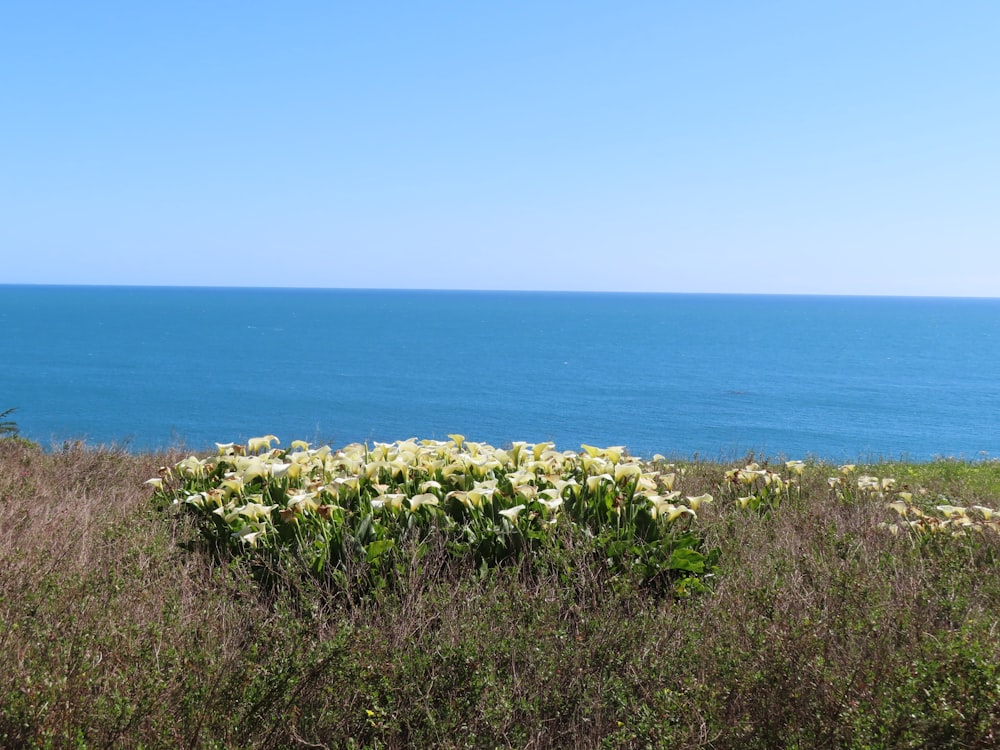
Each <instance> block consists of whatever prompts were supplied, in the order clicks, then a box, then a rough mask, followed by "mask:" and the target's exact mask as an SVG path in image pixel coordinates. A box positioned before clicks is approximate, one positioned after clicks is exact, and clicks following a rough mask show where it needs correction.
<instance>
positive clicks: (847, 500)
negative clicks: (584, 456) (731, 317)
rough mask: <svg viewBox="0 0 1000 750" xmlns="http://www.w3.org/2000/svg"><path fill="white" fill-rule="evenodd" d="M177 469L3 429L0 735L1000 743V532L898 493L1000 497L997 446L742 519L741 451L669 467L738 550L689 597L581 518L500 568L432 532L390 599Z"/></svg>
mask: <svg viewBox="0 0 1000 750" xmlns="http://www.w3.org/2000/svg"><path fill="white" fill-rule="evenodd" d="M182 458H184V456H181V455H130V454H127V453H124V452H120V451H109V450H101V449H87V448H83V447H80V446H68V447H67V448H66V449H65V450H62V451H58V452H53V453H46V452H43V451H41V450H39V449H38V448H37V446H34V445H32V444H30V443H28V442H26V441H23V440H16V439H7V440H0V746H4V747H15V748H16V747H52V748H63V747H108V746H119V747H179V746H183V747H209V748H211V747H220V748H221V747H257V748H286V747H330V748H334V747H343V748H348V747H354V748H405V747H445V748H480V747H481V748H494V747H519V748H528V747H530V748H574V747H577V748H619V747H622V748H632V747H634V748H647V747H649V748H675V747H704V748H816V747H837V748H839V747H846V748H882V747H884V748H920V747H941V748H949V747H951V748H970V747H971V748H977V747H978V748H988V747H996V746H997V745H998V744H1000V639H998V638H997V628H998V620H1000V580H998V579H1000V576H997V575H996V569H997V562H998V553H1000V544H998V542H1000V535H998V534H996V533H995V532H994V531H993V530H992V529H989V528H987V529H985V530H982V531H971V532H969V533H966V534H964V535H961V536H954V535H952V534H951V533H950V530H951V526H945V527H943V528H944V529H945V530H946V531H948V532H949V533H928V534H919V533H908V532H905V531H904V532H901V533H896V534H892V533H889V531H888V529H887V528H886V527H885V524H892V523H895V522H896V521H897V519H898V518H899V516H898V514H897V513H895V512H894V511H893V510H891V509H889V508H887V507H886V506H887V503H888V502H890V501H893V500H894V499H898V498H899V497H900V495H899V493H900V492H910V493H912V494H913V497H914V501H915V502H919V503H921V504H922V505H921V507H925V508H927V509H932V508H933V507H934V506H935V505H936V504H941V503H942V501H941V500H940V499H939V498H941V497H944V498H947V500H948V503H947V504H948V505H956V506H973V505H981V506H987V507H991V508H996V507H997V506H998V505H1000V467H998V466H997V465H996V464H994V463H988V462H986V463H962V462H956V461H940V462H933V463H926V464H908V463H899V462H889V463H885V464H878V465H873V466H859V467H857V469H856V471H855V473H854V474H853V475H852V478H853V479H856V477H858V476H863V475H870V476H875V477H878V478H879V479H882V478H886V477H891V478H893V479H895V480H896V484H895V487H894V488H892V489H890V490H887V491H886V492H885V493H881V496H880V493H879V492H874V491H859V490H857V487H856V481H855V482H854V483H853V484H847V485H844V488H841V490H839V491H838V490H837V489H836V488H831V487H830V486H829V485H828V481H827V480H828V478H829V477H831V476H835V475H838V474H839V472H838V468H837V467H835V466H827V465H823V464H820V463H809V464H808V465H807V466H806V467H805V470H804V473H803V475H802V477H801V479H800V480H798V481H799V484H798V485H796V487H795V490H796V491H795V492H792V493H790V494H788V495H787V496H784V497H782V498H781V502H780V503H774V502H770V501H768V502H761V503H757V504H751V503H747V504H746V507H743V508H740V507H739V500H738V498H740V497H746V494H745V492H744V488H743V487H742V486H739V485H737V484H735V483H733V482H732V481H731V480H727V479H726V472H727V471H731V470H734V469H739V468H741V467H742V466H743V463H742V462H741V463H734V464H719V463H713V462H704V461H701V462H691V463H683V462H678V463H677V466H676V469H675V470H676V472H677V473H678V477H677V482H678V486H679V487H681V488H682V490H683V493H684V495H685V496H697V495H700V494H702V493H711V494H713V496H714V497H715V499H716V500H715V502H714V503H712V504H711V505H707V506H704V507H702V508H699V511H698V517H697V524H696V528H697V531H698V534H699V536H700V538H701V539H702V540H703V543H704V545H705V548H706V549H718V550H719V556H718V560H717V568H716V569H715V571H714V575H713V576H712V577H711V578H710V579H709V581H708V583H709V585H708V586H707V587H706V590H705V591H704V592H703V593H700V594H699V593H695V594H693V595H689V596H678V595H677V592H675V591H672V590H663V589H658V588H657V587H651V586H649V585H647V584H646V583H644V581H643V579H642V578H641V577H634V576H623V575H621V571H620V569H616V568H615V566H613V565H611V566H609V565H608V563H607V559H606V557H604V558H603V559H602V556H601V555H600V554H595V550H597V549H598V548H597V547H595V544H594V543H593V540H592V539H591V538H590V537H588V536H587V535H586V534H579V533H575V532H574V531H573V530H572V529H571V528H570V527H568V526H566V527H560V530H559V531H558V532H556V533H557V534H559V535H561V536H559V537H558V540H559V544H553V545H550V546H547V547H545V548H544V550H542V551H541V552H538V553H537V554H534V555H521V556H518V557H516V558H513V559H511V560H509V561H507V562H506V563H505V564H503V565H500V566H497V567H491V568H488V569H486V570H485V571H483V570H482V569H481V568H479V567H478V566H476V565H473V564H469V560H468V559H467V558H466V557H465V556H463V555H461V554H456V553H455V549H454V546H453V545H449V543H448V539H447V538H446V537H443V536H433V535H430V536H423V537H421V542H420V543H421V544H423V547H422V548H421V549H420V552H419V555H417V554H410V555H401V556H400V558H399V559H398V561H397V562H400V563H403V562H405V563H406V564H405V565H401V567H399V569H398V577H397V578H396V579H395V582H394V584H393V585H392V586H388V587H384V588H381V589H378V588H376V589H372V587H370V586H368V587H366V588H364V589H363V590H361V589H352V588H351V587H350V586H348V587H347V588H346V589H345V588H343V587H342V586H341V587H338V586H331V585H330V581H329V580H326V579H323V578H322V577H316V576H311V575H289V572H290V571H293V570H294V568H289V567H288V566H286V565H284V564H281V565H279V564H275V565H274V566H273V569H272V570H271V573H272V574H273V575H271V576H270V577H264V578H262V576H261V571H260V565H259V560H255V559H254V558H253V557H252V556H249V557H245V556H243V555H241V554H239V551H240V548H239V547H236V548H225V549H220V548H218V547H214V548H213V546H212V545H211V544H209V543H208V541H207V540H206V538H205V536H204V534H203V533H202V532H203V529H202V528H201V527H200V526H199V519H198V518H197V517H196V516H194V515H192V514H190V513H186V512H183V510H182V508H181V507H180V506H176V505H170V504H164V503H163V502H162V500H161V501H157V500H156V499H154V497H153V492H152V491H151V489H150V488H149V487H148V486H146V485H145V484H144V482H145V480H146V479H148V478H149V477H152V476H155V475H156V474H157V471H158V469H159V468H160V467H161V466H169V465H173V464H174V463H176V462H177V461H179V460H180V459H182ZM758 460H759V459H758ZM761 463H762V464H763V463H764V462H761ZM765 468H767V469H770V470H773V471H774V472H776V473H779V474H782V475H783V476H786V477H787V476H788V471H787V469H786V468H785V467H784V466H783V464H775V465H771V466H765ZM853 479H852V481H853ZM848 489H849V491H847V490H848ZM751 506H753V507H751ZM928 512H931V511H930V510H928ZM400 549H401V550H402V551H407V552H409V553H413V552H414V551H415V550H416V547H415V546H409V547H407V546H406V545H405V544H402V545H401V547H400ZM538 555H542V556H543V557H544V558H545V559H544V560H543V561H542V562H541V563H540V562H539V560H538V559H537V558H538ZM265 579H266V583H262V581H265Z"/></svg>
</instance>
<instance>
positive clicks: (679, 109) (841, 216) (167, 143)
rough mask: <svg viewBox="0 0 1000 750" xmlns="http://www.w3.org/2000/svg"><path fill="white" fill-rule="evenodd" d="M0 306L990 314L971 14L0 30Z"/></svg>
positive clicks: (983, 116) (849, 12) (116, 19)
mask: <svg viewBox="0 0 1000 750" xmlns="http://www.w3.org/2000/svg"><path fill="white" fill-rule="evenodd" d="M2 17H3V23H2V26H0V69H2V70H3V71H4V87H3V89H4V93H3V96H2V97H0V136H2V137H0V158H2V164H3V167H2V169H0V202H2V205H3V206H4V208H3V220H2V221H0V252H2V254H3V258H4V261H3V265H2V268H3V271H2V273H0V283H10V284H122V285H190V286H280V287H333V288H341V287H361V288H425V289H522V290H536V289H537V290H588V291H592V290H596V291H649V292H721V293H784V294H878V295H933V296H989V297H993V296H1000V252H998V251H1000V221H998V211H997V203H998V201H997V199H998V196H1000V148H998V145H997V144H998V141H997V133H998V132H1000V96H998V92H1000V51H998V50H1000V48H998V47H997V45H996V40H997V39H998V38H1000V5H998V4H995V3H990V2H959V3H952V4H943V3H930V2H905V3H904V2H884V3H861V2H837V3H833V2H817V3H793V2H759V3H695V2H679V1H678V2H634V3H627V4H626V3H620V4H611V3H598V2H573V3H569V2H550V3H544V2H543V3H524V2H514V3H504V4H485V3H454V2H453V3H446V2H429V3H398V2H391V3H383V4H374V3H364V4H360V3H359V4H347V3H325V2H324V3H320V2H298V3H288V4H280V5H279V4H277V3H273V4H267V3H235V2H219V3H200V2H199V3H195V2H174V3H162V4H156V5H154V4H139V3H135V4H132V3H124V2H122V3H111V2H93V3H86V4H84V3H79V4H78V3H68V2H38V3H24V4H20V5H19V7H10V6H8V7H6V8H5V9H4V11H3V14H2Z"/></svg>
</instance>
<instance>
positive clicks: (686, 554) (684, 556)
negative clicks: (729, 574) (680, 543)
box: [667, 549, 705, 573]
mask: <svg viewBox="0 0 1000 750" xmlns="http://www.w3.org/2000/svg"><path fill="white" fill-rule="evenodd" d="M667 568H668V569H669V570H686V571H687V572H689V573H703V572H704V571H705V556H704V555H702V554H701V553H700V552H695V551H694V550H693V549H675V550H674V551H673V554H671V555H670V562H669V563H667Z"/></svg>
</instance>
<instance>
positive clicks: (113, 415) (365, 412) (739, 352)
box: [0, 285, 1000, 460]
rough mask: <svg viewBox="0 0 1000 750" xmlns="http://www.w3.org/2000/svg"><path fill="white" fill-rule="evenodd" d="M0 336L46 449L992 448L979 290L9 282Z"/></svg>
mask: <svg viewBox="0 0 1000 750" xmlns="http://www.w3.org/2000/svg"><path fill="white" fill-rule="evenodd" d="M0 352H2V363H3V364H2V365H0V411H2V410H4V409H6V408H11V407H15V408H16V409H17V411H16V412H15V413H14V414H13V415H12V418H13V419H15V420H16V422H17V423H18V425H19V427H20V428H21V434H22V435H23V436H25V437H28V438H30V439H32V440H36V441H38V442H40V443H41V444H42V445H43V446H45V447H47V448H58V447H60V446H61V445H63V444H64V443H65V442H66V441H76V440H83V441H86V442H87V443H88V444H91V445H115V446H119V447H125V448H127V449H129V450H132V451H146V450H156V449H161V448H168V447H181V448H186V449H190V450H192V451H200V450H205V449H211V448H212V444H213V443H215V442H229V441H243V440H246V439H247V438H248V437H252V436H256V435H263V434H267V433H273V434H275V435H277V436H278V437H279V438H280V439H281V441H282V445H288V444H289V443H290V442H291V441H292V440H294V439H303V440H309V441H312V442H314V443H329V444H331V445H334V446H337V445H342V444H345V443H350V442H364V441H368V442H369V443H372V442H375V441H380V442H389V441H392V440H397V439H405V438H409V437H417V438H434V439H444V438H446V436H447V435H448V434H449V433H456V432H457V433H462V434H464V435H465V436H466V437H467V438H468V439H470V440H477V441H484V442H489V443H492V444H495V445H506V444H509V443H510V442H512V441H514V440H526V441H529V442H540V441H552V442H554V443H555V444H556V447H557V448H559V449H563V450H565V449H569V450H578V449H579V446H580V444H581V443H588V444H593V445H601V446H607V445H624V446H626V447H627V448H628V450H629V452H631V453H633V454H636V455H640V456H650V455H652V454H654V453H662V454H664V455H666V456H669V457H676V458H691V457H702V458H719V459H737V458H741V457H743V456H744V455H746V454H748V453H749V452H753V453H754V454H755V455H758V456H766V457H769V458H806V457H817V458H823V459H829V460H869V459H890V460H892V459H907V460H929V459H932V458H935V457H956V458H964V459H982V458H1000V425H998V423H997V416H998V414H1000V299H942V298H878V297H806V296H755V295H685V294H617V293H541V292H460V291H388V290H314V289H294V290H289V289H214V288H150V287H56V286H11V285H6V286H0Z"/></svg>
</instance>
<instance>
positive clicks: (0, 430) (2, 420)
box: [0, 409, 19, 438]
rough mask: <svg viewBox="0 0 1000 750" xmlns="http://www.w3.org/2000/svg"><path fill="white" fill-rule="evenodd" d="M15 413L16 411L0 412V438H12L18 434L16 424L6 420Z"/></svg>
mask: <svg viewBox="0 0 1000 750" xmlns="http://www.w3.org/2000/svg"><path fill="white" fill-rule="evenodd" d="M15 411H17V410H16V409H7V410H6V411H0V438H5V437H13V436H15V435H17V433H18V432H19V429H18V426H17V422H15V421H14V420H12V419H7V417H9V416H10V415H11V414H13V413H14V412H15Z"/></svg>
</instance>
